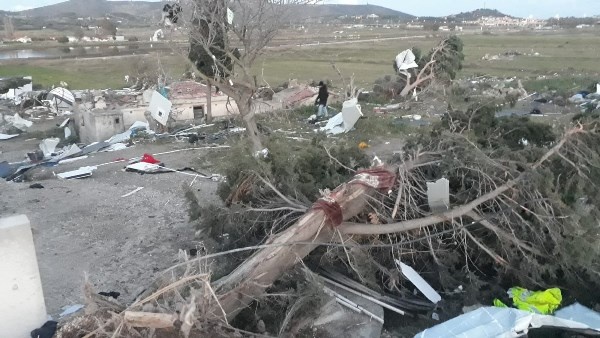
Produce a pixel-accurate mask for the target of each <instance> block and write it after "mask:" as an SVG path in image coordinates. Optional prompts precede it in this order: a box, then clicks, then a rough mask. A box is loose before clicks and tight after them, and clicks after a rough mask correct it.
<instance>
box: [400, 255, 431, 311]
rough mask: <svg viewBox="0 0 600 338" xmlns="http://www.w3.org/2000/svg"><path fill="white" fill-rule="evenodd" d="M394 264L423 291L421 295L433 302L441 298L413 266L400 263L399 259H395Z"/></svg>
mask: <svg viewBox="0 0 600 338" xmlns="http://www.w3.org/2000/svg"><path fill="white" fill-rule="evenodd" d="M396 265H397V266H398V268H399V269H400V271H401V272H402V274H403V275H404V277H406V278H407V279H408V280H409V281H410V282H411V283H413V284H414V286H416V287H417V289H419V291H421V293H423V295H424V296H425V297H426V298H427V299H429V301H431V302H432V303H434V304H437V303H438V302H439V301H440V300H442V296H440V294H439V293H437V291H435V290H434V289H433V288H432V287H431V285H429V283H427V282H426V281H425V280H424V279H423V277H421V276H420V275H419V274H418V273H417V272H416V271H415V270H414V269H413V268H411V267H410V266H408V265H406V264H404V263H402V262H401V261H400V260H399V259H397V260H396Z"/></svg>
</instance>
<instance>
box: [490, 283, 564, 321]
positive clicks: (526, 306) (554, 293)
mask: <svg viewBox="0 0 600 338" xmlns="http://www.w3.org/2000/svg"><path fill="white" fill-rule="evenodd" d="M508 295H509V296H510V297H512V300H513V305H514V306H515V307H516V308H517V309H519V310H523V311H528V312H533V313H540V314H544V315H548V314H552V313H553V312H554V311H556V309H558V307H559V306H560V303H561V302H562V294H561V292H560V289H558V288H553V289H548V290H546V291H529V290H527V289H524V288H520V287H514V288H511V289H509V290H508ZM495 304H496V301H494V305H495Z"/></svg>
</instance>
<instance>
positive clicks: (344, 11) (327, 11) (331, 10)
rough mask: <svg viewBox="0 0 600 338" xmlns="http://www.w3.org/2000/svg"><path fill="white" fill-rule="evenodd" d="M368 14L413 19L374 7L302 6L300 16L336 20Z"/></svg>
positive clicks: (397, 12) (399, 13)
mask: <svg viewBox="0 0 600 338" xmlns="http://www.w3.org/2000/svg"><path fill="white" fill-rule="evenodd" d="M370 14H375V15H378V16H380V17H397V18H399V19H401V20H410V19H413V18H414V16H413V15H410V14H406V13H403V12H400V11H396V10H393V9H389V8H386V7H381V6H376V5H329V4H328V5H312V6H304V7H303V8H302V10H301V16H302V17H305V18H308V17H310V18H319V17H335V18H337V17H341V16H366V15H370Z"/></svg>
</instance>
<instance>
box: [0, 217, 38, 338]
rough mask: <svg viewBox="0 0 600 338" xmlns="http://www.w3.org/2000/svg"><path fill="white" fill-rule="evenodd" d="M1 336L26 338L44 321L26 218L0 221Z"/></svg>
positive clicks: (10, 218)
mask: <svg viewBox="0 0 600 338" xmlns="http://www.w3.org/2000/svg"><path fill="white" fill-rule="evenodd" d="M0 258H1V259H0V302H1V304H0V337H7V338H8V337H10V338H26V337H29V336H30V335H29V333H30V332H31V331H32V330H34V329H36V328H38V327H40V326H42V325H43V324H44V323H45V322H46V320H47V314H46V304H45V303H44V292H43V291H42V281H41V279H40V272H39V269H38V263H37V257H36V254H35V246H34V244H33V235H32V233H31V226H30V224H29V219H27V216H25V215H19V216H12V217H6V218H2V219H0Z"/></svg>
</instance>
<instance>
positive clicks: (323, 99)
mask: <svg viewBox="0 0 600 338" xmlns="http://www.w3.org/2000/svg"><path fill="white" fill-rule="evenodd" d="M328 99H329V91H328V90H327V85H326V84H324V83H323V81H320V82H319V95H318V96H317V100H316V101H315V105H317V106H318V107H319V108H318V110H317V118H320V117H327V116H328V115H329V113H328V112H327V100H328Z"/></svg>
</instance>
